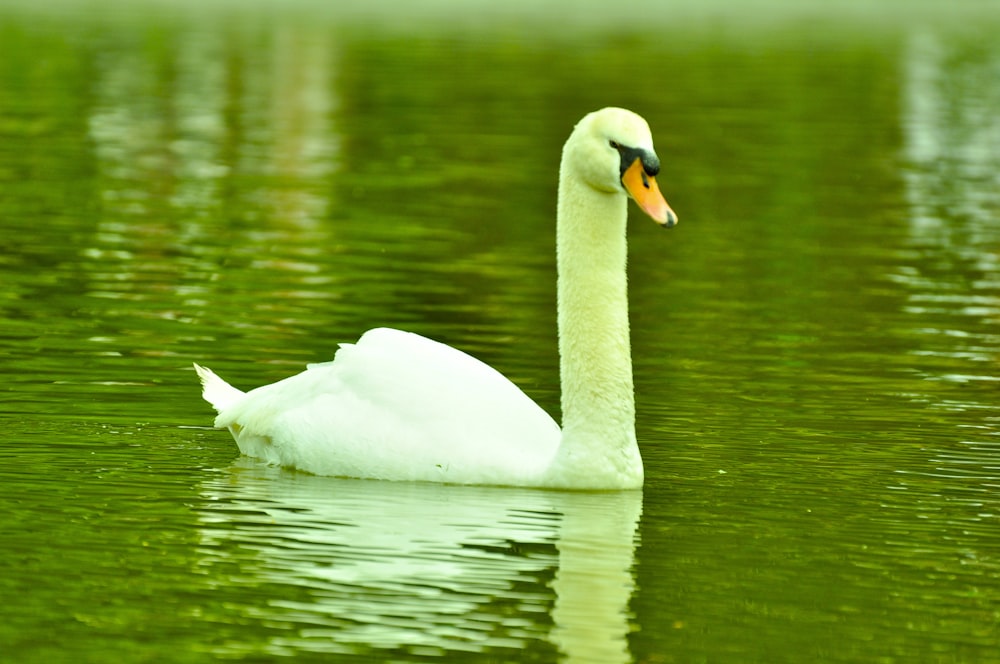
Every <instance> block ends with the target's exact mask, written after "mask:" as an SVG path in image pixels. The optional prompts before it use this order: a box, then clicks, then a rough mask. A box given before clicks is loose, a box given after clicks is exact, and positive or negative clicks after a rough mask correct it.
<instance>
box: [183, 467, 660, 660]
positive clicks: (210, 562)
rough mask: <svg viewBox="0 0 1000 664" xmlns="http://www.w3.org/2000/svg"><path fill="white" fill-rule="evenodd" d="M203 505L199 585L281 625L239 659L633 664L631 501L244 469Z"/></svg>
mask: <svg viewBox="0 0 1000 664" xmlns="http://www.w3.org/2000/svg"><path fill="white" fill-rule="evenodd" d="M203 495H204V497H205V498H206V501H207V502H206V505H205V506H204V508H203V511H202V518H201V521H202V526H203V529H202V532H203V535H202V542H203V547H202V551H203V555H204V559H203V561H202V563H203V564H204V565H206V566H207V567H208V568H209V570H210V571H211V573H210V574H209V575H208V578H212V579H214V580H215V581H216V582H217V581H218V579H227V581H226V583H227V584H232V585H243V586H245V587H246V588H247V589H248V590H249V589H253V590H254V592H253V593H252V594H251V595H249V596H250V597H252V598H253V600H252V601H248V603H247V605H246V606H244V607H236V609H237V610H238V611H239V612H241V613H243V615H244V617H245V618H246V619H248V620H250V621H254V622H260V623H261V624H263V625H268V626H269V627H270V628H273V627H274V626H275V625H280V626H282V628H281V629H278V630H273V629H272V631H271V636H270V637H268V642H267V643H265V644H263V646H262V645H261V644H259V643H258V644H253V645H251V644H244V646H245V648H246V649H253V650H260V649H261V648H262V647H263V648H264V649H265V650H267V651H271V652H281V653H285V654H292V653H295V652H306V651H309V652H316V651H319V652H334V653H336V652H340V653H357V654H363V653H368V654H373V655H374V654H376V653H381V654H382V655H383V656H388V655H389V654H390V653H395V654H396V655H400V654H405V653H409V654H414V655H433V654H439V655H448V654H455V653H457V652H465V653H469V654H471V653H474V652H475V653H484V654H485V653H491V652H493V653H494V654H500V653H501V652H503V651H514V650H516V651H519V652H521V654H522V655H526V654H528V652H529V651H530V652H534V653H536V655H542V654H543V653H545V652H546V651H548V652H550V653H551V654H554V651H556V650H558V651H559V652H561V653H562V654H563V655H564V657H565V660H566V661H580V662H586V661H593V662H604V663H608V662H626V661H630V660H631V657H630V655H629V651H628V643H627V640H626V637H627V634H628V631H629V614H628V603H629V599H630V597H631V594H632V589H633V585H634V580H633V575H632V563H633V556H634V552H635V541H634V539H635V530H636V526H637V524H638V520H639V515H640V512H641V509H642V494H641V493H640V492H616V493H588V494H575V493H561V492H553V491H536V490H526V489H525V490H522V489H499V488H481V487H457V486H440V485H431V484H410V483H393V482H372V481H362V480H339V479H332V478H324V477H313V476H310V475H305V474H300V473H293V472H289V471H285V470H281V469H278V468H273V467H269V466H265V465H262V464H260V463H259V462H256V461H254V460H250V459H246V458H244V459H240V461H238V462H237V464H236V465H234V466H233V467H232V468H231V469H229V470H228V471H226V472H225V473H223V474H222V475H221V476H217V477H215V478H214V479H212V480H210V481H207V482H205V483H204V485H203ZM223 570H225V573H220V572H222V571H223ZM225 649H226V650H227V651H228V652H230V654H232V651H233V650H234V649H235V650H240V649H241V648H240V646H238V645H234V644H226V646H225ZM525 649H527V650H525Z"/></svg>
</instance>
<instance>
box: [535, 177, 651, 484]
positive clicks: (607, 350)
mask: <svg viewBox="0 0 1000 664" xmlns="http://www.w3.org/2000/svg"><path fill="white" fill-rule="evenodd" d="M567 166H568V165H567V164H566V163H565V161H564V164H563V168H562V169H561V173H562V175H561V179H560V183H559V209H558V221H557V255H558V273H559V281H558V298H559V301H558V308H559V355H560V373H561V381H562V414H563V423H562V430H563V434H562V442H561V444H560V447H559V450H558V452H557V455H556V459H555V462H554V463H553V466H552V468H551V473H552V474H551V479H552V480H553V482H554V483H555V484H563V483H564V484H565V485H567V486H575V487H580V486H581V485H584V484H588V483H590V484H593V485H594V486H595V487H598V486H599V487H603V488H607V487H610V486H620V487H621V488H631V487H639V486H642V480H643V472H642V459H641V458H640V456H639V447H638V444H637V443H636V437H635V396H634V391H633V384H632V359H631V348H630V344H629V322H628V294H627V279H626V273H625V263H626V257H627V248H626V240H625V222H626V216H627V210H626V205H627V198H626V197H625V195H624V193H622V192H617V191H613V192H604V191H600V190H598V189H595V188H593V187H591V186H589V185H588V184H587V183H585V182H583V181H582V180H581V179H580V178H579V177H577V176H575V174H574V172H573V171H572V170H571V169H570V168H568V167H567Z"/></svg>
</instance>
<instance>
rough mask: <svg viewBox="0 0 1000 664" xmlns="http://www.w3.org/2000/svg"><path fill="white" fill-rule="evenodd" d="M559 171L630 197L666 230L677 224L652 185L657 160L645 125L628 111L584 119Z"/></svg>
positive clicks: (613, 110)
mask: <svg viewBox="0 0 1000 664" xmlns="http://www.w3.org/2000/svg"><path fill="white" fill-rule="evenodd" d="M563 168H564V169H571V170H572V171H573V173H574V174H575V175H576V176H577V177H579V178H580V179H582V180H583V181H584V182H586V183H587V184H588V185H590V186H591V187H593V188H595V189H597V190H599V191H605V192H608V193H623V194H625V195H627V196H629V197H630V198H632V200H634V201H635V202H636V203H637V204H638V205H639V207H640V208H642V210H643V212H645V213H646V214H648V215H649V216H650V217H652V218H653V219H654V220H655V221H656V222H657V223H658V224H660V225H661V226H663V227H665V228H670V227H671V226H673V225H674V224H676V223H677V215H676V214H674V211H673V210H671V209H670V206H669V205H667V201H666V200H664V198H663V194H661V193H660V188H659V187H658V186H657V184H656V175H657V174H658V173H659V172H660V160H659V158H658V157H657V156H656V151H655V150H653V136H652V134H651V133H650V131H649V125H648V124H646V121H645V120H643V119H642V118H641V117H640V116H638V115H636V114H635V113H633V112H632V111H628V110H625V109H624V108H603V109H601V110H599V111H594V112H593V113H589V114H587V115H586V116H584V118H583V119H582V120H580V122H578V123H577V125H576V128H575V129H573V133H572V134H571V135H570V137H569V140H567V141H566V146H565V148H564V149H563Z"/></svg>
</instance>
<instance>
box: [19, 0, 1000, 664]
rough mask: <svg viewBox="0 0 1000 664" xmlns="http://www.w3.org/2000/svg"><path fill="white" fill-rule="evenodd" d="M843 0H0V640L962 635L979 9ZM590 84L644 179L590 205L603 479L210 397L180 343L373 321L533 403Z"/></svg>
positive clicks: (973, 328) (970, 620) (987, 429)
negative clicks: (610, 287)
mask: <svg viewBox="0 0 1000 664" xmlns="http://www.w3.org/2000/svg"><path fill="white" fill-rule="evenodd" d="M866 6H867V5H863V4H861V3H858V4H848V5H847V6H846V8H844V9H842V10H838V11H834V10H829V9H827V10H822V11H821V10H819V9H818V8H812V9H811V10H810V9H809V8H808V7H807V5H803V4H801V3H799V4H796V5H794V6H790V7H783V6H782V4H781V3H759V5H757V6H756V7H757V9H759V10H760V11H758V12H755V13H754V14H752V15H750V14H742V15H741V14H733V13H732V12H731V11H729V10H726V9H725V5H719V6H715V5H714V4H712V3H708V4H705V3H701V4H691V5H685V4H681V5H676V6H673V5H670V6H668V5H666V4H664V5H663V6H660V5H657V4H655V3H654V4H653V5H652V9H651V13H650V15H649V16H648V17H647V19H648V20H646V21H643V22H642V24H638V25H636V24H630V23H629V22H628V21H627V20H624V19H623V18H622V17H621V16H620V13H619V12H615V11H614V10H613V8H608V7H604V6H603V5H602V4H600V3H591V4H589V5H587V7H588V10H587V12H581V14H579V15H575V16H574V17H572V18H567V19H566V20H565V21H562V20H561V19H562V17H563V16H564V15H565V14H564V13H561V12H560V7H559V6H555V7H554V8H553V9H551V10H546V9H540V8H538V6H536V5H534V4H533V5H532V6H531V7H527V6H523V7H522V6H519V5H517V4H516V3H515V4H514V5H511V7H510V8H508V9H505V10H502V11H501V10H499V9H494V10H486V9H479V8H470V9H468V10H466V11H464V12H457V13H456V12H447V11H443V10H441V8H440V7H438V6H437V5H436V4H435V3H424V4H422V5H419V8H420V9H418V10H413V13H407V12H405V11H403V10H401V9H400V10H398V11H387V12H380V11H374V10H372V11H367V12H366V11H361V10H356V11H352V12H340V13H338V12H337V11H334V10H330V9H325V10H320V9H318V8H317V7H316V6H315V5H311V4H309V3H305V4H302V5H295V7H294V8H293V9H290V10H288V11H279V10H278V9H276V7H277V5H271V4H268V3H259V4H256V5H252V6H240V7H239V8H237V7H236V6H229V5H227V4H224V3H221V4H219V5H212V6H211V7H208V8H198V7H195V6H192V5H161V6H158V7H157V8H156V9H154V10H151V11H148V12H143V11H138V10H137V9H136V7H135V6H133V5H129V4H111V5H108V6H106V7H103V8H93V7H91V8H89V9H88V11H86V12H83V11H82V10H81V9H80V7H78V6H77V5H75V4H74V3H66V4H63V5H60V6H58V7H56V8H55V9H54V10H52V11H44V12H43V11H41V10H40V9H38V8H35V9H31V8H27V7H24V6H21V5H20V4H11V5H10V6H8V7H6V8H5V9H3V10H0V49H2V52H3V57H2V58H0V229H2V231H3V232H2V234H0V374H2V377H3V380H4V384H5V388H6V389H5V390H4V392H3V399H2V400H0V421H2V422H3V425H4V427H5V430H6V435H5V436H4V437H3V439H2V441H0V456H2V458H3V463H2V464H0V499H2V501H3V505H4V507H5V517H4V520H3V524H4V525H3V532H4V536H3V538H0V566H2V568H3V571H2V573H0V596H2V598H3V604H2V607H3V608H0V618H2V619H0V653H2V654H0V659H6V660H9V661H18V662H22V661H39V662H42V661H45V662H53V661H54V662H60V661H74V662H79V661H95V662H96V661H102V662H103V661H145V660H149V661H205V660H206V659H210V658H217V659H239V658H245V659H250V660H257V661H259V660H266V659H268V658H276V657H279V656H296V657H299V658H301V659H303V661H311V660H313V659H320V658H321V657H324V656H325V657H335V658H336V659H337V660H339V661H351V660H355V659H356V660H359V661H432V660H439V661H440V660H445V659H447V660H449V661H451V660H454V661H560V660H561V661H574V662H576V661H580V662H585V661H594V662H602V663H606V662H673V661H676V662H698V661H713V662H725V661H731V662H755V661H760V662H780V661H794V662H799V661H843V662H853V661H883V662H904V661H905V662H913V661H929V662H962V661H970V662H971V661H976V662H986V661H997V660H998V656H997V654H996V653H997V652H1000V627H998V625H1000V600H998V597H1000V557H998V552H1000V499H998V498H997V495H998V491H1000V438H998V426H1000V409H998V402H997V380H998V372H997V369H996V365H997V359H998V356H1000V332H998V322H1000V193H998V192H1000V177H998V173H1000V120H998V118H1000V113H997V112H996V109H998V108H1000V47H998V46H997V45H996V39H995V37H994V35H995V33H996V27H997V20H996V19H997V17H996V16H992V15H990V14H988V13H985V12H983V11H980V10H976V9H975V8H974V6H973V5H971V4H970V5H968V6H966V5H963V4H962V3H958V4H956V5H955V6H954V7H952V8H951V9H950V11H949V12H948V13H947V14H944V13H938V12H936V10H935V9H934V8H933V6H931V5H922V4H920V5H915V6H914V5H906V7H907V8H910V9H907V10H904V9H901V8H902V3H900V4H899V5H897V4H895V3H887V4H886V5H885V6H884V7H882V8H881V9H879V10H878V11H875V10H868V9H865V7H866ZM555 26H558V27H559V28H560V29H553V28H554V27H555ZM609 104H616V105H623V106H628V107H631V108H634V109H635V110H637V111H639V112H640V113H642V114H643V115H644V116H645V117H646V118H647V119H648V120H649V122H650V125H651V126H652V128H653V131H654V136H655V139H656V143H657V147H658V151H659V153H660V156H661V158H662V160H663V164H664V166H663V173H662V175H661V177H660V183H661V188H662V189H663V190H664V192H665V194H666V195H667V198H668V200H669V201H670V202H671V204H672V205H673V207H674V209H675V210H677V212H678V214H679V215H680V218H681V224H680V225H679V226H678V227H677V228H676V229H674V230H673V231H670V232H664V231H662V230H660V229H658V228H656V227H655V224H652V223H650V222H649V221H648V220H647V219H644V218H642V216H641V215H639V214H634V215H633V222H634V223H633V224H632V225H631V227H630V229H629V240H630V288H631V291H630V300H631V308H632V309H631V319H632V328H633V356H634V361H635V378H636V390H637V401H638V404H637V405H638V410H639V413H638V420H637V429H638V434H639V439H640V445H641V447H642V450H643V456H644V459H645V463H646V473H647V483H646V487H645V488H644V490H643V491H642V492H631V493H624V494H585V495H573V494H563V493H558V492H538V491H527V490H508V489H495V488H472V487H439V486H424V485H410V484H387V483H379V482H364V481H353V480H341V479H332V478H319V477H312V476H309V475H305V474H301V473H291V472H287V471H283V470H280V469H275V468H270V467H267V466H265V465H262V464H260V463H258V462H256V461H253V460H249V459H241V458H240V457H239V456H238V453H237V450H236V448H235V445H234V444H233V443H232V441H231V440H230V439H229V437H228V435H227V434H225V433H223V432H216V431H212V430H210V429H208V428H206V427H207V425H209V424H210V422H211V418H212V413H211V411H210V409H209V408H208V406H207V405H206V404H204V403H203V402H202V401H201V400H200V398H199V395H198V389H197V386H196V380H195V376H194V374H193V371H192V370H191V369H190V365H191V362H192V361H198V362H201V363H205V364H207V365H209V366H211V367H212V368H213V369H215V370H216V371H218V372H219V373H220V374H222V375H223V376H225V377H227V378H228V379H230V380H231V381H232V382H233V383H234V384H236V385H238V386H240V387H244V388H249V387H253V386H256V385H259V384H262V383H265V382H270V381H273V380H276V379H279V378H281V377H284V376H286V375H288V374H289V373H292V372H294V371H298V370H299V369H300V368H301V367H302V366H303V365H304V364H305V363H307V362H312V361H321V360H326V359H329V358H330V357H331V356H332V354H333V353H334V351H335V350H336V347H337V343H338V342H341V341H351V340H353V339H355V338H356V337H357V336H358V335H359V334H360V333H361V332H363V331H364V330H365V329H367V328H369V327H372V326H375V325H393V326H399V327H405V328H407V329H410V330H413V331H416V332H420V333H422V334H426V335H428V336H431V337H434V338H436V339H439V340H442V341H445V342H447V343H450V344H452V345H455V346H457V347H460V348H462V349H464V350H467V351H469V352H472V353H474V354H475V355H477V356H479V357H480V358H482V359H483V360H485V361H487V362H489V363H490V364H492V365H493V366H496V367H497V368H499V369H500V370H502V371H503V372H504V373H506V374H507V375H508V376H510V377H511V378H512V379H513V380H515V382H517V383H518V384H519V385H521V386H522V387H523V388H524V389H525V391H526V392H528V394H530V395H531V396H532V397H534V398H535V399H537V400H538V401H539V403H541V404H542V406H543V407H545V408H546V409H547V410H549V411H550V412H552V413H553V414H555V415H558V393H559V391H558V390H559V387H558V363H557V358H556V355H555V338H554V325H555V312H554V298H555V296H554V258H553V216H554V196H555V180H556V173H555V169H556V167H557V164H558V156H559V149H560V146H561V144H562V142H563V141H564V140H565V137H566V136H567V135H568V133H569V130H570V128H571V127H572V124H573V123H574V122H575V121H576V120H577V119H578V118H579V117H580V116H581V115H583V114H584V113H585V112H587V111H590V110H593V109H594V108H598V107H600V106H604V105H609Z"/></svg>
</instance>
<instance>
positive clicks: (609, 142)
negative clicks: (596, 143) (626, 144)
mask: <svg viewBox="0 0 1000 664" xmlns="http://www.w3.org/2000/svg"><path fill="white" fill-rule="evenodd" d="M608 145H610V146H611V147H613V148H614V149H615V150H620V149H621V147H622V146H620V145H618V142H617V141H608Z"/></svg>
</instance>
